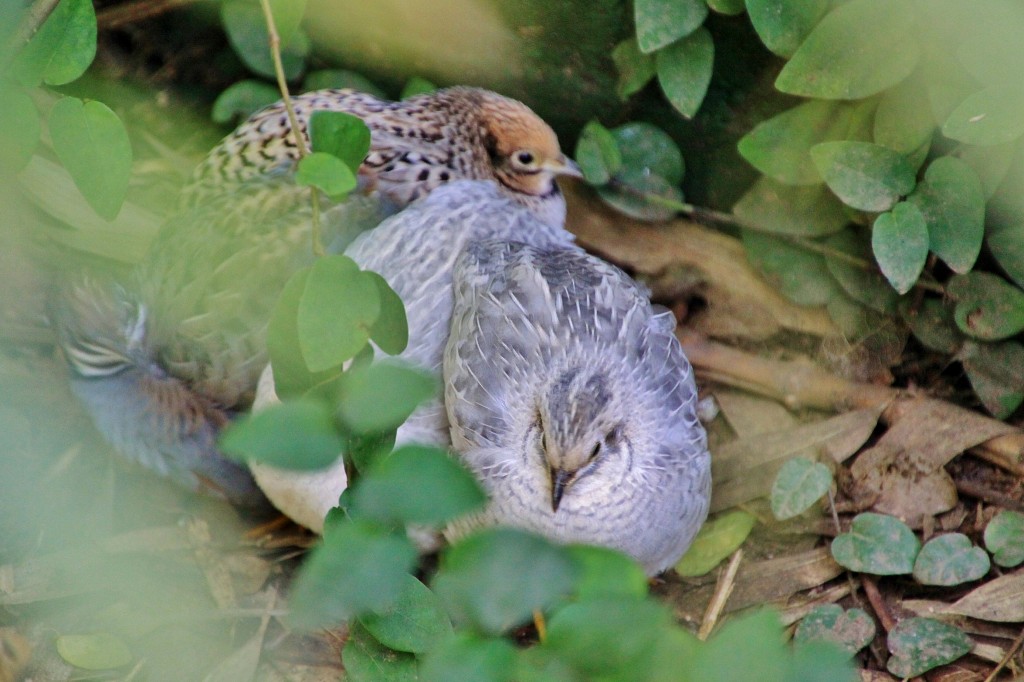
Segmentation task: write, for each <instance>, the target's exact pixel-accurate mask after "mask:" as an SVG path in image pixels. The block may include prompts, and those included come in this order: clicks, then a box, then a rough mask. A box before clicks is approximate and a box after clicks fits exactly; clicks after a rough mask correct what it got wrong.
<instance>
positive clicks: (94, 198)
mask: <svg viewBox="0 0 1024 682" xmlns="http://www.w3.org/2000/svg"><path fill="white" fill-rule="evenodd" d="M49 128H50V138H51V140H52V141H53V151H54V152H56V153H57V158H59V159H60V162H61V163H62V164H64V167H65V168H67V170H68V173H70V174H71V178H72V179H73V180H74V181H75V186H76V187H78V189H79V191H80V192H81V193H82V195H83V196H84V197H85V199H86V201H88V202H89V205H90V206H92V207H93V208H94V209H96V212H97V213H99V214H100V215H101V216H102V217H104V218H106V219H107V220H113V219H114V218H115V217H116V216H117V214H118V212H119V211H120V210H121V204H122V203H124V196H125V193H126V192H127V191H128V178H129V176H130V175H131V171H132V146H131V142H130V141H129V140H128V131H126V130H125V128H124V124H123V123H121V119H119V118H118V117H117V114H115V113H114V112H113V111H111V110H110V109H109V108H107V106H106V105H105V104H103V103H102V102H96V101H90V102H83V101H82V100H80V99H75V98H74V97H64V98H61V99H59V100H57V102H56V103H55V104H54V105H53V108H51V109H50V118H49Z"/></svg>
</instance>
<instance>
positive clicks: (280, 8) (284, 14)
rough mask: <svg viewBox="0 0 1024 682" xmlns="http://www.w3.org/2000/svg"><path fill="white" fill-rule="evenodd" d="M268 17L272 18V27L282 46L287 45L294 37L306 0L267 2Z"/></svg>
mask: <svg viewBox="0 0 1024 682" xmlns="http://www.w3.org/2000/svg"><path fill="white" fill-rule="evenodd" d="M269 3H270V15H271V16H272V17H273V18H274V27H275V28H276V29H277V35H278V38H280V39H281V44H282V45H287V44H288V43H290V42H291V41H292V39H293V38H294V37H295V34H296V32H297V31H298V30H299V24H301V23H302V16H303V15H304V14H305V13H306V0H269Z"/></svg>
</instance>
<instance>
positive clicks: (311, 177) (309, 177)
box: [295, 152, 356, 198]
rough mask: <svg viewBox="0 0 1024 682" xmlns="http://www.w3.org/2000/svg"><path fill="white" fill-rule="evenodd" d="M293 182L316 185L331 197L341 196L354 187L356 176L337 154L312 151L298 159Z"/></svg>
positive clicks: (302, 184)
mask: <svg viewBox="0 0 1024 682" xmlns="http://www.w3.org/2000/svg"><path fill="white" fill-rule="evenodd" d="M295 184H297V185H300V186H302V187H316V188H317V189H319V190H320V191H322V192H323V193H324V194H326V195H327V196H329V197H332V198H343V197H344V196H345V195H346V194H348V193H349V192H351V191H352V190H354V189H355V188H356V176H355V175H353V174H352V171H351V170H349V167H348V166H346V165H345V163H344V162H343V161H342V160H341V159H339V158H338V157H337V156H333V155H331V154H325V153H324V152H313V153H312V154H308V155H306V156H304V157H302V158H301V159H299V166H298V169H297V170H296V171H295Z"/></svg>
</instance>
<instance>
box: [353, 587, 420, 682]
mask: <svg viewBox="0 0 1024 682" xmlns="http://www.w3.org/2000/svg"><path fill="white" fill-rule="evenodd" d="M410 577H412V576H410ZM341 662H342V664H343V665H344V666H345V679H346V680H349V681H350V682H417V680H419V675H418V673H419V666H418V665H417V663H416V657H415V656H413V655H412V654H407V653H401V652H398V651H393V650H392V649H389V648H387V647H386V646H384V645H383V644H381V643H380V642H378V641H377V640H376V639H374V637H373V635H371V634H370V633H369V632H368V631H367V629H366V628H364V627H363V626H362V625H360V624H359V623H352V624H351V625H350V626H349V629H348V639H347V640H345V648H344V649H342V650H341Z"/></svg>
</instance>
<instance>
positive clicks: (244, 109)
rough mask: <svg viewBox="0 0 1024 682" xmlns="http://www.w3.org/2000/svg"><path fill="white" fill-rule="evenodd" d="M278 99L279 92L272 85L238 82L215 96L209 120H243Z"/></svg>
mask: <svg viewBox="0 0 1024 682" xmlns="http://www.w3.org/2000/svg"><path fill="white" fill-rule="evenodd" d="M279 99H281V91H280V90H278V89H277V88H275V87H274V86H272V85H268V84H266V83H264V82H262V81H257V80H244V81H238V82H237V83H233V84H232V85H229V86H228V87H227V89H226V90H224V92H222V93H220V94H219V95H217V99H216V100H215V101H214V103H213V112H212V113H211V114H210V118H212V119H213V121H214V123H233V122H235V121H237V120H240V119H243V120H244V119H246V118H249V116H251V115H252V114H254V113H256V112H257V111H259V110H260V109H262V108H264V107H267V106H269V105H271V104H273V103H274V102H276V101H277V100H279Z"/></svg>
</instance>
